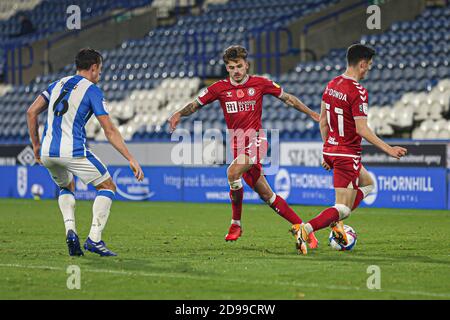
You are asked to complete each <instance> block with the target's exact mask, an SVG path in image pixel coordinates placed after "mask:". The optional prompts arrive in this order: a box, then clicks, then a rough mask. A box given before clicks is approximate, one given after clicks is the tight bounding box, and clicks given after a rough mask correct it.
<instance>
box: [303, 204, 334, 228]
mask: <svg viewBox="0 0 450 320" xmlns="http://www.w3.org/2000/svg"><path fill="white" fill-rule="evenodd" d="M337 221H339V211H338V210H337V209H336V208H335V207H331V208H327V209H325V210H323V211H322V212H321V213H320V214H319V215H318V216H317V217H315V218H313V219H311V220H310V221H309V224H310V225H311V227H312V228H313V230H314V231H317V230H320V229H323V228H326V227H329V226H330V224H331V223H333V222H337Z"/></svg>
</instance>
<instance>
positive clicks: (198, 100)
mask: <svg viewBox="0 0 450 320" xmlns="http://www.w3.org/2000/svg"><path fill="white" fill-rule="evenodd" d="M195 100H197V102H198V103H199V104H200V105H201V106H203V105H204V103H203V102H202V101H201V100H200V98H199V97H197V98H196V99H195Z"/></svg>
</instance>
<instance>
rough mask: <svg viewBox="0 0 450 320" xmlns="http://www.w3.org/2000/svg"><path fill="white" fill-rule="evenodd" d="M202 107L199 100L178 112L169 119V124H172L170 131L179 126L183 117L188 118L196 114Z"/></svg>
mask: <svg viewBox="0 0 450 320" xmlns="http://www.w3.org/2000/svg"><path fill="white" fill-rule="evenodd" d="M200 107H201V105H200V104H199V103H198V101H197V100H194V101H192V102H191V103H189V104H188V105H186V106H185V107H183V108H181V109H180V110H178V111H176V112H175V113H174V114H173V115H172V116H171V117H170V118H169V120H168V121H169V124H170V131H174V130H175V128H176V127H177V125H178V124H179V123H180V119H181V117H188V116H190V115H191V114H193V113H194V112H196V111H197V110H198V109H200Z"/></svg>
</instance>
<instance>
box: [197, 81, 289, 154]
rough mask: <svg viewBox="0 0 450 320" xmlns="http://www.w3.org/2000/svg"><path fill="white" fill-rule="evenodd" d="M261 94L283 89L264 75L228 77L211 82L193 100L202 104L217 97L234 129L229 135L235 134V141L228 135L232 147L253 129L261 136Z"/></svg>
mask: <svg viewBox="0 0 450 320" xmlns="http://www.w3.org/2000/svg"><path fill="white" fill-rule="evenodd" d="M265 94H270V95H273V96H276V97H278V98H279V97H281V95H282V94H283V89H282V88H281V87H280V86H279V85H278V84H276V83H275V82H273V81H271V80H269V79H267V78H265V77H260V76H251V75H248V76H247V78H246V79H244V80H243V81H242V82H241V83H236V82H234V81H233V79H230V78H227V79H225V80H220V81H217V82H215V83H213V84H212V85H210V86H209V87H208V88H206V89H205V90H204V91H203V92H202V93H201V94H200V95H199V96H198V98H197V101H198V103H200V104H201V105H202V106H203V105H206V104H209V103H211V102H213V101H215V100H217V99H219V101H220V105H221V107H222V111H223V115H224V116H225V122H226V124H227V127H228V129H229V130H233V131H234V134H232V135H231V137H236V138H237V141H235V139H233V138H232V139H231V141H232V148H236V147H237V146H240V147H245V146H246V145H247V141H248V140H249V139H252V136H254V134H255V133H256V134H259V136H261V134H262V131H261V132H260V130H261V129H262V125H261V116H262V102H263V96H264V95H265ZM236 130H237V131H236ZM244 133H245V134H244ZM244 139H245V141H244ZM236 143H237V146H236Z"/></svg>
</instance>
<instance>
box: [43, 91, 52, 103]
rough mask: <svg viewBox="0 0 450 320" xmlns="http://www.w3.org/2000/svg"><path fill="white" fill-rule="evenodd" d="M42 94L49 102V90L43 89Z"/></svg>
mask: <svg viewBox="0 0 450 320" xmlns="http://www.w3.org/2000/svg"><path fill="white" fill-rule="evenodd" d="M41 96H42V97H43V98H44V99H45V100H47V102H48V101H49V98H50V95H49V94H48V92H47V91H43V92H42V93H41Z"/></svg>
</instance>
